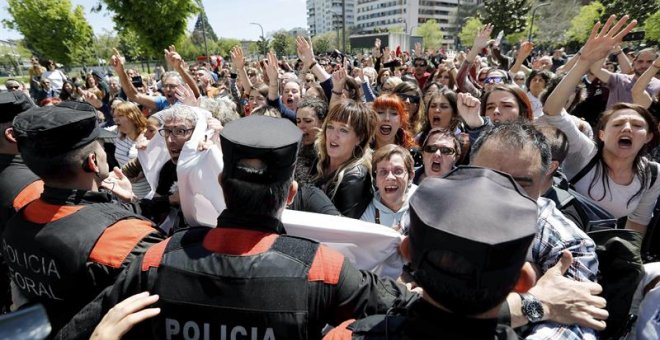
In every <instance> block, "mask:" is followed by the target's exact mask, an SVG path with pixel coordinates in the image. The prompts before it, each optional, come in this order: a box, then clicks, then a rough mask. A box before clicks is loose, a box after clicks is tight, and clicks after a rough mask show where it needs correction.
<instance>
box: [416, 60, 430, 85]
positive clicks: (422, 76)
mask: <svg viewBox="0 0 660 340" xmlns="http://www.w3.org/2000/svg"><path fill="white" fill-rule="evenodd" d="M413 65H415V79H417V83H419V88H420V89H423V88H424V85H426V81H427V80H428V79H429V77H431V74H430V73H428V72H426V67H427V66H428V62H427V61H426V59H424V58H420V57H417V58H415V60H414V61H413Z"/></svg>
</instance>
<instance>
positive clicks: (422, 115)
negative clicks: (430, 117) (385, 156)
mask: <svg viewBox="0 0 660 340" xmlns="http://www.w3.org/2000/svg"><path fill="white" fill-rule="evenodd" d="M392 92H393V93H394V94H396V95H397V96H399V98H401V100H403V103H404V105H405V107H406V112H408V117H409V122H410V128H411V131H412V132H413V133H417V132H419V131H420V130H421V128H422V125H423V124H424V121H425V120H426V108H425V107H424V102H423V101H422V90H421V89H420V88H419V86H418V85H417V84H416V83H413V82H410V81H404V82H402V83H401V84H399V85H397V86H396V87H395V88H394V90H393V91H392Z"/></svg>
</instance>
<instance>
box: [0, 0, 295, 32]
mask: <svg viewBox="0 0 660 340" xmlns="http://www.w3.org/2000/svg"><path fill="white" fill-rule="evenodd" d="M99 1H100V0H71V3H72V4H73V5H74V6H75V5H82V6H83V7H84V8H85V16H86V17H87V21H88V22H89V23H90V24H91V25H92V28H93V29H94V32H95V33H96V34H97V35H98V34H102V33H104V32H106V31H111V32H112V31H113V27H114V23H113V22H112V16H111V14H110V13H108V12H100V13H91V11H90V9H91V8H92V7H93V6H94V5H95V4H97V3H99ZM202 3H203V5H204V8H205V10H206V15H207V17H208V19H209V23H210V24H211V26H212V27H213V30H214V31H215V34H217V35H218V37H223V38H235V39H246V40H257V39H259V36H260V35H261V30H260V28H259V27H258V26H256V25H250V23H251V22H256V23H260V24H261V25H262V26H263V28H264V33H265V34H266V35H268V34H269V33H273V32H276V31H278V30H280V29H286V30H289V29H292V28H295V27H307V14H306V12H307V8H306V2H305V0H202ZM7 7H8V5H7V0H0V21H1V20H3V19H9V18H10V16H9V11H8V10H7ZM145 19H146V20H148V14H146V15H145ZM195 19H196V16H195V17H193V18H190V19H189V21H188V31H192V29H193V26H194V24H195ZM21 38H22V36H21V34H20V32H18V31H10V30H8V29H7V28H5V27H4V26H3V25H2V24H0V39H2V40H5V39H21Z"/></svg>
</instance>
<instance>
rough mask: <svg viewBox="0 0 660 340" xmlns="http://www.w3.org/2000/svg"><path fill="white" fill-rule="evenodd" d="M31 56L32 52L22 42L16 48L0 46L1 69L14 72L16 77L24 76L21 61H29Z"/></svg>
mask: <svg viewBox="0 0 660 340" xmlns="http://www.w3.org/2000/svg"><path fill="white" fill-rule="evenodd" d="M31 56H32V53H31V52H30V50H28V49H27V48H25V47H24V46H23V44H22V43H20V42H19V43H18V44H16V45H15V46H7V45H2V46H0V69H5V70H12V74H14V75H19V74H22V73H23V72H22V70H21V68H22V65H21V61H23V60H28V59H30V57H31ZM26 72H27V71H26ZM0 83H4V82H0Z"/></svg>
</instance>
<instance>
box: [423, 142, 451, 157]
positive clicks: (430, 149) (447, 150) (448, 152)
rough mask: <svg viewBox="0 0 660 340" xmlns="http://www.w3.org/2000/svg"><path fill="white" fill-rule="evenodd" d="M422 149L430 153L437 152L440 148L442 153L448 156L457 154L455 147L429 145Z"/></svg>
mask: <svg viewBox="0 0 660 340" xmlns="http://www.w3.org/2000/svg"><path fill="white" fill-rule="evenodd" d="M422 150H424V152H428V153H436V152H437V151H438V150H440V153H441V154H443V155H447V156H452V155H455V154H456V150H455V149H453V148H448V147H446V146H435V145H427V146H425V147H424V148H423V149H422Z"/></svg>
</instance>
